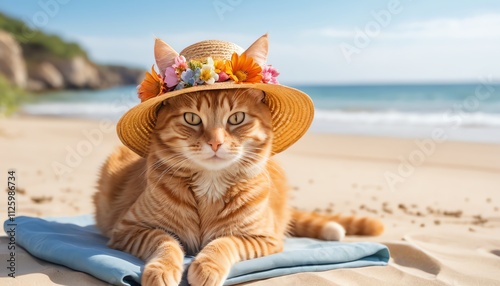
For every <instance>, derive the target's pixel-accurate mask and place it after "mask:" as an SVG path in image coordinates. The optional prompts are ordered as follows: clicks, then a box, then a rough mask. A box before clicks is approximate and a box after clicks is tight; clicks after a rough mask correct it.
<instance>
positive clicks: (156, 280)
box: [141, 260, 182, 286]
mask: <svg viewBox="0 0 500 286" xmlns="http://www.w3.org/2000/svg"><path fill="white" fill-rule="evenodd" d="M181 278H182V267H178V266H175V265H172V264H171V263H164V262H163V263H162V261H159V260H157V261H151V262H149V263H147V264H146V266H144V271H143V272H142V278H141V284H142V285H143V286H178V285H179V283H181Z"/></svg>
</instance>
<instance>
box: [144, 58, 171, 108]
mask: <svg viewBox="0 0 500 286" xmlns="http://www.w3.org/2000/svg"><path fill="white" fill-rule="evenodd" d="M165 92H166V88H165V85H164V84H163V79H161V77H159V76H158V74H157V73H156V71H155V69H154V65H153V66H152V67H151V73H149V72H146V78H145V79H144V80H143V81H142V83H141V85H140V86H139V90H138V92H137V94H138V95H139V98H140V99H141V102H144V101H146V100H148V99H150V98H153V97H155V96H158V95H160V94H163V93H165Z"/></svg>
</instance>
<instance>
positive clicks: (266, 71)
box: [262, 65, 280, 84]
mask: <svg viewBox="0 0 500 286" xmlns="http://www.w3.org/2000/svg"><path fill="white" fill-rule="evenodd" d="M279 75H280V73H279V72H278V71H277V70H276V69H275V68H274V67H273V66H272V65H267V66H265V67H264V68H263V69H262V82H263V83H272V84H279V82H278V79H277V77H278V76H279Z"/></svg>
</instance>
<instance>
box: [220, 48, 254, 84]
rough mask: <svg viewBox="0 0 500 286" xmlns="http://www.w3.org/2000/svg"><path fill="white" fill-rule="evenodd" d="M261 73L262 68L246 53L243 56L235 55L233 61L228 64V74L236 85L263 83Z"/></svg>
mask: <svg viewBox="0 0 500 286" xmlns="http://www.w3.org/2000/svg"><path fill="white" fill-rule="evenodd" d="M261 71H262V68H261V67H260V66H259V65H258V64H257V63H255V62H254V61H253V59H252V58H248V57H247V55H245V53H243V54H241V56H238V54H236V53H233V56H232V57H231V61H230V62H229V61H227V62H226V73H227V75H228V76H229V77H230V78H231V79H232V80H233V81H234V82H235V83H242V82H249V83H258V82H261V81H262V74H261Z"/></svg>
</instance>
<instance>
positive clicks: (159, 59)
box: [155, 38, 179, 76]
mask: <svg viewBox="0 0 500 286" xmlns="http://www.w3.org/2000/svg"><path fill="white" fill-rule="evenodd" d="M178 55H179V53H178V52H176V51H175V50H174V49H173V48H172V47H171V46H169V45H168V44H167V43H165V42H164V41H162V40H160V39H159V38H156V39H155V60H156V65H157V66H158V68H159V69H160V74H161V75H162V76H164V75H165V70H166V69H167V68H168V67H170V66H172V65H173V64H174V63H175V57H177V56H178Z"/></svg>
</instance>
